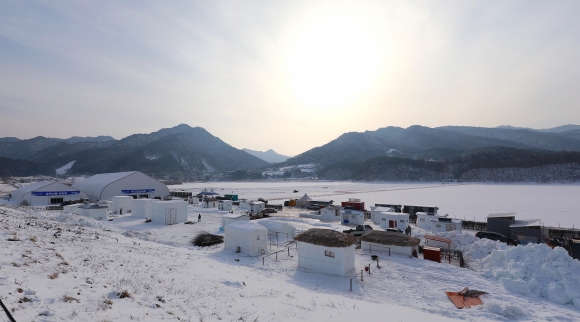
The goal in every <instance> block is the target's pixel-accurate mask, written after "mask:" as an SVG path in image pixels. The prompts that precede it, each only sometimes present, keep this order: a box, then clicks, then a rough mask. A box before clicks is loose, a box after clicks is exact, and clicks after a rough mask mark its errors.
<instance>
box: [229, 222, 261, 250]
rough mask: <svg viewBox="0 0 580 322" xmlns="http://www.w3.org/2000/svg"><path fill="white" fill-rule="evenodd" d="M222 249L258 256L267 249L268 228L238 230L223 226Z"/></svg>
mask: <svg viewBox="0 0 580 322" xmlns="http://www.w3.org/2000/svg"><path fill="white" fill-rule="evenodd" d="M224 236H225V240H224V249H228V250H232V251H236V248H237V247H240V251H241V253H243V254H246V255H248V256H260V255H263V254H265V252H266V250H267V249H268V230H267V229H266V228H264V229H263V230H256V231H251V232H248V231H240V230H236V229H232V228H229V227H228V226H226V227H225V234H224Z"/></svg>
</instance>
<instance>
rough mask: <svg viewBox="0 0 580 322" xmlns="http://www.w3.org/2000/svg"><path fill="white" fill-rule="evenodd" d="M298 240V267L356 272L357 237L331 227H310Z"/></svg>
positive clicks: (331, 271)
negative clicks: (355, 251) (355, 249)
mask: <svg viewBox="0 0 580 322" xmlns="http://www.w3.org/2000/svg"><path fill="white" fill-rule="evenodd" d="M294 240H296V241H297V242H298V267H300V268H305V269H309V270H313V271H317V272H322V273H327V274H332V275H341V276H344V275H347V274H349V273H354V272H353V271H354V269H355V266H354V263H355V261H354V248H355V243H356V238H355V237H354V236H353V235H349V234H343V233H341V232H339V231H336V230H331V229H318V228H313V229H309V230H307V231H305V232H303V233H301V234H299V235H298V236H296V237H295V238H294Z"/></svg>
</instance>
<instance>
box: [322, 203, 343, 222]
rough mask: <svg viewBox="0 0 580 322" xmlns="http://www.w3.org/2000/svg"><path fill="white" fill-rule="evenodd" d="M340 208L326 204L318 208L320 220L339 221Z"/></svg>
mask: <svg viewBox="0 0 580 322" xmlns="http://www.w3.org/2000/svg"><path fill="white" fill-rule="evenodd" d="M340 210H341V207H339V206H326V207H324V208H322V209H320V210H319V211H320V220H324V221H340V218H341V216H340Z"/></svg>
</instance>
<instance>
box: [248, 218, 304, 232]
mask: <svg viewBox="0 0 580 322" xmlns="http://www.w3.org/2000/svg"><path fill="white" fill-rule="evenodd" d="M256 221H257V222H258V224H260V225H262V226H264V227H266V229H268V231H271V232H275V233H282V234H288V236H295V235H296V227H294V226H292V225H290V224H289V223H287V222H283V221H279V220H275V219H271V218H265V219H259V220H256Z"/></svg>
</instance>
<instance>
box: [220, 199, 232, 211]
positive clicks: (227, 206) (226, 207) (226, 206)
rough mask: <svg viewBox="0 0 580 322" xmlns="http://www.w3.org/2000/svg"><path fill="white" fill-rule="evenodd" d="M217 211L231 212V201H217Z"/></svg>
mask: <svg viewBox="0 0 580 322" xmlns="http://www.w3.org/2000/svg"><path fill="white" fill-rule="evenodd" d="M218 210H223V211H230V210H232V201H231V200H219V201H218Z"/></svg>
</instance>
